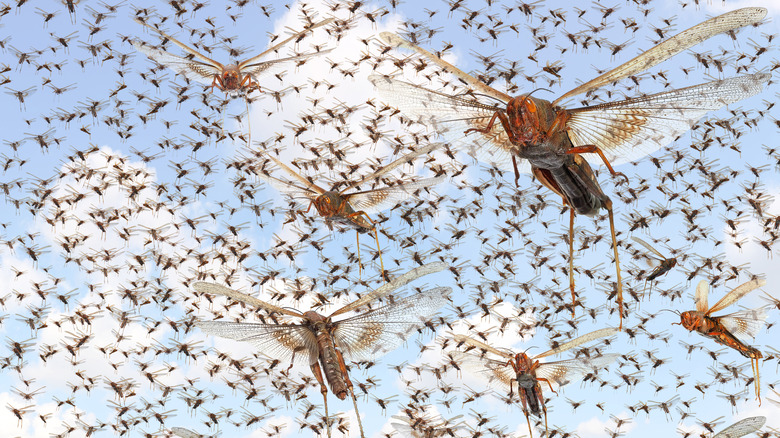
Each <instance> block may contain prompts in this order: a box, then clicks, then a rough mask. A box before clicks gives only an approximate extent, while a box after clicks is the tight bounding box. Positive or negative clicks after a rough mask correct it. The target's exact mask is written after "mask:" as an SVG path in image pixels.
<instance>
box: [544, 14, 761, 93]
mask: <svg viewBox="0 0 780 438" xmlns="http://www.w3.org/2000/svg"><path fill="white" fill-rule="evenodd" d="M766 13H767V10H766V9H764V8H742V9H737V10H736V11H731V12H727V13H725V14H722V15H719V16H717V17H715V18H711V19H709V20H707V21H705V22H702V23H699V24H697V25H696V26H693V27H691V28H690V29H687V30H684V31H682V32H680V33H679V34H677V35H675V36H673V37H671V38H669V39H668V40H666V41H664V42H662V43H660V44H658V45H657V46H655V47H653V48H652V49H650V50H648V51H646V52H644V53H642V54H640V55H639V56H637V57H635V58H634V59H631V60H630V61H628V62H626V63H624V64H622V65H620V66H618V67H616V68H614V69H612V70H610V71H608V72H607V73H604V74H603V75H601V76H599V77H597V78H594V79H592V80H590V81H588V82H586V83H584V84H582V85H580V86H579V87H577V88H575V89H573V90H571V91H569V92H567V93H565V94H564V95H563V96H561V97H559V98H558V99H556V100H555V102H553V105H556V104H558V103H559V102H561V101H563V100H564V99H567V98H569V97H571V96H576V95H578V94H581V93H586V92H588V91H591V90H594V89H596V88H598V87H600V86H602V85H606V84H609V83H610V82H615V81H618V80H620V79H623V78H627V77H629V76H631V75H635V74H637V73H641V72H643V71H645V70H647V69H648V68H650V67H653V66H655V65H657V64H659V63H661V62H663V61H665V60H667V59H669V58H671V57H672V56H674V55H676V54H678V53H680V52H682V51H683V50H686V49H687V48H689V47H692V46H695V45H696V44H699V43H700V42H702V41H704V40H707V39H709V38H712V37H713V36H715V35H718V34H721V33H724V32H728V31H731V30H734V29H738V28H740V27H743V26H748V25H751V24H755V23H758V22H759V21H761V20H763V19H764V17H766Z"/></svg>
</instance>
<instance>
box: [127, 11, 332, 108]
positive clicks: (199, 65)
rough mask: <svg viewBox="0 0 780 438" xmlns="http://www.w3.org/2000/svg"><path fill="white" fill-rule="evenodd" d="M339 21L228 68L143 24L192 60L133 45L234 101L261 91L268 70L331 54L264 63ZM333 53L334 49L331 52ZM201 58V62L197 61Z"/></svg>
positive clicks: (288, 40)
mask: <svg viewBox="0 0 780 438" xmlns="http://www.w3.org/2000/svg"><path fill="white" fill-rule="evenodd" d="M334 20H335V19H334V18H328V19H326V20H322V21H320V22H318V23H315V24H313V25H311V26H310V27H308V28H306V29H304V30H302V31H300V32H298V33H296V34H294V35H291V36H290V37H288V38H286V39H284V40H282V41H281V42H279V43H277V44H274V45H273V46H272V47H271V48H269V49H268V50H266V51H264V52H263V53H261V54H259V55H257V56H253V57H251V58H249V59H246V60H244V61H241V62H239V63H236V64H230V65H224V64H222V63H219V62H217V61H214V60H213V59H211V58H209V57H207V56H206V55H204V54H202V53H200V52H198V51H197V50H195V49H193V48H192V47H190V46H188V45H186V44H184V43H182V42H180V41H179V40H177V39H176V38H173V37H172V36H170V35H168V34H166V33H165V32H163V31H161V30H159V29H157V28H154V27H152V26H150V25H148V24H146V23H144V22H143V21H140V20H136V21H137V22H138V23H140V24H142V25H144V26H146V27H148V28H149V29H151V30H153V31H155V32H157V33H158V34H160V35H161V36H162V37H163V38H165V39H167V40H169V41H170V42H172V43H174V44H176V45H177V46H179V48H181V49H182V50H184V51H185V52H187V53H189V55H190V57H189V58H185V57H181V56H176V55H172V54H170V53H168V52H166V51H164V50H160V49H155V48H152V47H149V46H147V45H146V44H144V43H143V42H140V41H133V47H135V49H136V50H138V51H139V52H141V53H143V54H144V55H146V56H148V57H149V58H151V59H152V60H154V61H156V62H158V63H159V64H161V65H164V66H166V67H168V68H170V69H172V70H174V71H176V73H179V74H181V75H184V76H185V77H186V78H187V79H190V80H193V81H196V82H199V83H202V84H205V85H210V86H211V88H212V90H213V89H214V87H216V88H219V89H220V90H223V91H224V92H225V93H227V94H228V95H230V97H239V96H245V95H248V94H249V93H251V92H252V91H254V90H260V83H259V82H258V81H259V79H260V77H261V76H262V75H263V74H264V73H266V72H267V70H268V69H269V68H270V67H272V66H274V65H275V64H279V63H283V62H288V61H295V60H301V59H305V58H309V57H312V56H319V55H322V54H324V53H328V52H329V51H330V50H321V51H319V52H317V53H306V54H303V55H297V56H291V57H287V58H281V59H272V60H268V61H261V59H262V58H264V57H265V56H266V55H268V54H270V53H272V52H275V51H277V50H279V48H281V47H282V46H284V45H285V44H287V43H289V42H290V41H293V40H296V41H297V40H298V39H299V38H301V37H302V36H303V35H305V34H306V33H307V32H310V31H312V30H314V29H316V28H318V27H322V26H325V25H327V24H329V23H332V22H333V21H334ZM331 50H332V49H331ZM194 58H198V59H199V61H198V60H196V59H194Z"/></svg>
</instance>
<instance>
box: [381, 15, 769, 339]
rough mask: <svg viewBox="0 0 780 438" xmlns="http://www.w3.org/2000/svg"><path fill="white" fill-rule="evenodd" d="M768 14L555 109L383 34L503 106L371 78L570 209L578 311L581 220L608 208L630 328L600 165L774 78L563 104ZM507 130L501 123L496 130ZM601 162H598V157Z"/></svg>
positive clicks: (609, 78)
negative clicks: (577, 222) (577, 220)
mask: <svg viewBox="0 0 780 438" xmlns="http://www.w3.org/2000/svg"><path fill="white" fill-rule="evenodd" d="M766 12H767V11H766V9H764V8H744V9H739V10H736V11H732V12H729V13H726V14H723V15H721V16H718V17H715V18H712V19H710V20H707V21H705V22H703V23H700V24H698V25H696V26H694V27H692V28H690V29H688V30H685V31H683V32H682V33H680V34H678V35H676V36H674V37H672V38H670V39H668V40H666V41H664V42H662V43H660V44H658V45H657V46H655V47H653V48H651V49H650V50H648V51H646V52H644V53H642V54H641V55H639V56H637V57H635V58H634V59H632V60H630V61H628V62H626V63H624V64H622V65H620V66H619V67H616V68H615V69H613V70H611V71H609V72H607V73H604V74H602V75H601V76H599V77H597V78H595V79H593V80H591V81H589V82H586V83H584V84H582V85H580V86H578V87H576V88H575V89H573V90H571V91H569V92H567V93H564V94H563V95H562V96H561V97H559V98H558V99H556V100H554V101H552V102H548V101H546V100H542V99H539V98H535V97H531V96H530V95H523V96H519V97H516V98H512V97H511V96H509V95H507V94H505V93H502V92H500V91H498V90H495V89H494V88H492V87H490V86H488V85H486V84H484V83H482V82H480V81H479V80H478V79H476V78H474V77H473V76H471V75H469V74H467V73H465V72H463V71H461V70H459V69H458V68H457V67H455V66H453V65H451V64H449V63H448V62H446V61H444V60H441V59H439V58H438V57H436V56H435V55H433V54H431V53H430V52H428V51H426V50H425V49H423V48H421V47H419V46H417V45H415V44H413V43H411V42H409V41H406V40H404V39H402V38H401V37H399V36H398V35H395V34H392V33H387V32H385V33H382V34H381V37H382V39H383V40H384V41H385V42H386V43H388V44H389V45H391V46H395V47H402V48H406V49H411V50H414V51H416V52H418V53H419V54H421V55H422V56H424V57H426V58H427V59H428V60H430V61H431V62H433V63H434V64H436V65H438V66H439V67H440V68H442V69H444V70H445V71H447V72H449V73H451V74H453V75H455V76H456V77H457V78H458V79H460V80H462V81H463V82H465V83H466V84H468V85H469V86H471V87H473V88H474V91H476V93H479V94H482V95H485V96H488V97H490V98H493V99H496V100H498V101H499V102H502V103H503V104H504V105H496V104H487V103H484V102H481V101H479V100H476V99H473V98H469V97H465V96H451V95H448V94H444V93H439V92H436V91H432V90H428V89H426V88H423V87H420V86H416V85H413V84H410V83H406V82H402V81H397V80H394V79H391V78H387V77H384V76H378V75H374V76H371V77H369V80H370V81H371V82H372V83H373V84H374V86H375V87H376V89H377V91H378V92H379V93H380V95H381V96H382V97H383V100H385V101H386V102H387V103H388V104H390V105H392V106H395V107H396V108H398V109H399V110H401V112H402V113H404V114H405V115H406V116H408V117H410V118H413V119H416V120H417V121H418V122H420V123H423V124H428V125H431V126H433V127H434V128H435V129H436V130H437V131H439V132H440V133H441V134H443V135H444V136H445V137H447V139H448V140H449V141H450V142H451V143H453V144H456V145H458V144H459V145H462V146H465V147H466V148H468V149H469V150H470V153H471V154H472V155H474V156H475V157H476V158H477V159H479V160H482V161H486V162H490V163H492V164H494V165H496V166H498V167H501V168H505V169H508V170H514V173H515V182H516V183H517V181H518V178H519V174H520V173H521V172H525V173H532V174H533V175H534V176H535V177H536V179H538V180H539V182H541V183H542V185H544V186H545V187H547V188H548V189H550V190H551V191H553V192H554V193H557V194H558V195H560V196H561V197H562V198H563V200H564V202H565V204H567V205H568V206H569V207H570V210H569V211H570V218H569V288H570V290H571V295H572V301H573V302H574V304H573V306H572V312H573V311H574V307H575V306H576V296H575V291H574V261H573V252H574V247H573V240H574V215H575V213H576V214H582V215H586V216H595V215H596V214H597V213H598V212H599V211H600V210H601V209H602V208H603V209H606V210H607V213H608V216H609V226H610V232H611V235H612V247H613V250H614V258H615V271H616V273H617V278H616V280H617V286H616V289H617V290H616V295H617V304H618V315H619V317H620V326H619V328H621V329H622V327H623V313H624V308H623V285H622V277H621V274H620V261H619V256H618V249H617V238H616V235H615V223H614V218H613V213H612V201H611V200H610V198H609V197H608V196H607V195H605V194H604V192H603V191H602V189H601V187H600V186H599V183H598V181H597V180H596V177H595V175H594V173H593V170H592V169H591V166H590V164H593V163H602V162H603V163H604V164H605V165H606V166H607V169H608V170H609V171H610V173H611V174H612V175H613V176H621V177H624V178H625V175H622V174H620V173H618V172H615V171H614V169H613V168H612V165H613V164H614V165H616V164H620V163H625V162H629V161H632V160H635V159H638V158H640V157H643V156H645V155H647V154H649V153H651V152H653V151H655V150H657V149H659V148H660V147H662V146H664V145H666V144H668V143H670V142H672V141H673V140H674V139H675V138H676V137H678V136H679V135H681V134H682V133H684V132H685V131H687V130H689V129H690V128H691V127H692V126H693V125H694V124H695V123H696V121H698V120H699V119H700V118H701V117H702V116H704V115H705V114H706V113H707V112H708V111H712V110H716V109H719V108H721V107H723V106H724V105H727V104H729V103H734V102H737V101H739V100H742V99H745V98H747V97H750V96H753V95H755V94H757V93H759V92H760V91H761V90H762V88H763V86H764V84H765V83H766V82H768V81H769V79H770V77H771V76H770V75H769V74H764V73H758V74H753V75H747V76H739V77H735V78H730V79H725V80H720V81H713V82H708V83H705V84H701V85H695V86H692V87H687V88H681V89H678V90H673V91H667V92H663V93H658V94H654V95H649V96H643V97H638V98H633V99H627V100H623V101H619V102H612V103H605V104H600V105H594V106H588V107H582V108H573V109H567V108H562V107H561V106H559V104H560V103H561V102H562V101H564V100H565V99H567V98H570V97H572V96H575V95H578V94H581V93H586V92H589V91H592V90H594V89H596V88H598V87H600V86H602V85H606V84H608V83H611V82H615V81H617V80H620V79H623V78H626V77H628V76H631V75H634V74H637V73H640V72H642V71H644V70H647V69H648V68H650V67H652V66H655V65H656V64H658V63H660V62H662V61H664V60H666V59H668V58H670V57H671V56H673V55H675V54H677V53H680V52H681V51H683V50H685V49H687V48H689V47H691V46H693V45H695V44H698V43H700V42H702V41H704V40H706V39H708V38H710V37H712V36H714V35H717V34H720V33H723V32H729V31H732V30H734V29H737V28H739V27H742V26H746V25H750V24H754V23H757V22H759V21H761V20H762V19H763V18H764V17H765V16H766ZM497 121H498V122H499V123H496V122H497ZM591 154H595V158H594V157H593V156H592V155H591Z"/></svg>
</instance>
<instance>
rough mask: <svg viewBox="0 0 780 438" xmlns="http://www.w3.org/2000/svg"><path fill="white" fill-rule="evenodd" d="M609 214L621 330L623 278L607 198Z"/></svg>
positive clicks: (613, 221)
mask: <svg viewBox="0 0 780 438" xmlns="http://www.w3.org/2000/svg"><path fill="white" fill-rule="evenodd" d="M604 207H605V208H606V209H607V215H608V216H609V231H610V233H612V249H613V250H614V253H615V272H617V303H618V316H619V318H620V326H619V327H618V330H623V278H622V277H621V275H620V257H619V256H618V244H617V236H616V235H615V218H614V217H613V215H612V201H610V200H607V201H606V202H605V203H604Z"/></svg>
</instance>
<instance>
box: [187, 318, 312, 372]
mask: <svg viewBox="0 0 780 438" xmlns="http://www.w3.org/2000/svg"><path fill="white" fill-rule="evenodd" d="M195 326H196V327H198V328H199V329H201V330H203V332H204V333H207V334H209V335H212V336H219V337H221V338H227V339H233V340H236V341H241V342H249V343H251V344H252V345H254V346H255V348H257V350H258V351H259V352H261V353H263V354H264V355H266V356H268V357H270V358H273V359H280V360H286V359H288V358H292V357H293V353H294V354H295V359H296V360H299V361H301V362H304V361H305V362H306V363H307V364H309V363H313V362H315V361H317V358H318V352H319V349H318V347H317V338H316V337H315V336H314V332H312V331H311V330H310V329H309V328H307V327H305V326H303V325H299V324H258V323H248V322H228V321H197V322H196V323H195Z"/></svg>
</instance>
